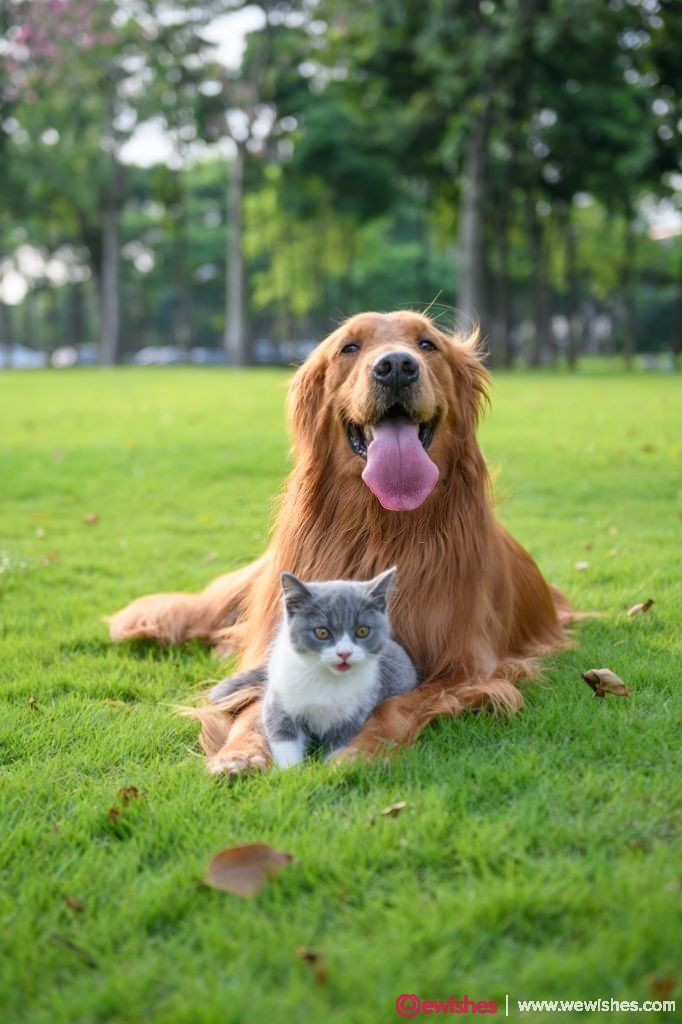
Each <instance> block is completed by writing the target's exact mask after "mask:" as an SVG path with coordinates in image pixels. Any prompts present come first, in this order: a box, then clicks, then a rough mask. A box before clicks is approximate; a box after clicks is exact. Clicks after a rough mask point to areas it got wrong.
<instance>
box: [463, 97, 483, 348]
mask: <svg viewBox="0 0 682 1024" xmlns="http://www.w3.org/2000/svg"><path fill="white" fill-rule="evenodd" d="M489 137H490V110H489V109H487V110H486V111H484V112H483V114H482V115H481V117H480V119H479V120H478V122H477V123H476V124H475V125H474V128H473V130H472V132H471V135H470V136H469V140H468V142H467V146H466V151H465V156H464V171H463V175H462V199H461V202H460V209H459V237H458V243H457V246H458V253H459V293H458V296H457V306H458V309H457V314H458V326H459V327H460V329H461V330H464V331H467V332H468V331H470V330H471V328H472V326H473V325H474V324H475V323H478V324H480V326H481V332H482V334H483V335H486V334H487V333H488V331H489V330H490V317H489V313H488V305H487V299H488V296H487V288H486V285H487V280H486V262H485V242H484V231H483V229H484V213H485V200H486V191H487V165H488V142H489Z"/></svg>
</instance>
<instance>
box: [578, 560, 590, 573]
mask: <svg viewBox="0 0 682 1024" xmlns="http://www.w3.org/2000/svg"><path fill="white" fill-rule="evenodd" d="M575 567H576V569H577V570H578V572H585V570H586V569H589V568H590V563H589V562H576V563H575Z"/></svg>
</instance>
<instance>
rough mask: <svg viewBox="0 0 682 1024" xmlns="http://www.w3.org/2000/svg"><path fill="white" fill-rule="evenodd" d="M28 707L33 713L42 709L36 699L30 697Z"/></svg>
mask: <svg viewBox="0 0 682 1024" xmlns="http://www.w3.org/2000/svg"><path fill="white" fill-rule="evenodd" d="M28 706H29V707H30V708H31V710H32V711H37V710H38V708H39V707H40V704H39V703H38V701H37V700H36V699H35V697H29V698H28Z"/></svg>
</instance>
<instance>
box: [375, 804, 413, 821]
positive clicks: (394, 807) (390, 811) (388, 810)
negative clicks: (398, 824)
mask: <svg viewBox="0 0 682 1024" xmlns="http://www.w3.org/2000/svg"><path fill="white" fill-rule="evenodd" d="M406 807H407V801H406V800H399V801H398V803H397V804H390V806H388V807H384V809H383V811H380V812H379V813H380V814H387V815H389V817H391V818H397V817H398V815H399V814H400V812H401V811H404V810H405V808H406Z"/></svg>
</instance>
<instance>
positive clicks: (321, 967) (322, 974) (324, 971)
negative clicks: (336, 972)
mask: <svg viewBox="0 0 682 1024" xmlns="http://www.w3.org/2000/svg"><path fill="white" fill-rule="evenodd" d="M313 978H314V979H315V981H316V982H317V984H318V985H326V984H327V982H328V981H329V964H328V963H325V962H323V963H321V964H318V965H317V967H316V968H315V970H314V971H313Z"/></svg>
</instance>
